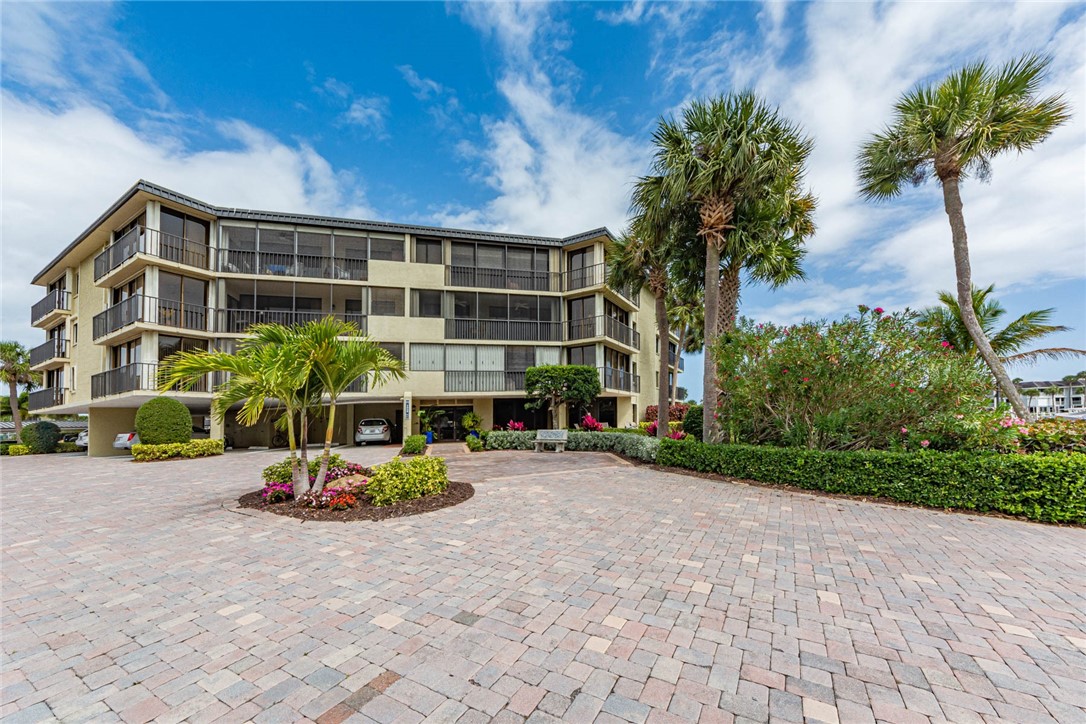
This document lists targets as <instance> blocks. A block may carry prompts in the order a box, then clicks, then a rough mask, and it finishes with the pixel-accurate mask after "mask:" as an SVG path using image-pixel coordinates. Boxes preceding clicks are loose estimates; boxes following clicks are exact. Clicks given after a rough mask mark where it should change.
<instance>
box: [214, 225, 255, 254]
mask: <svg viewBox="0 0 1086 724" xmlns="http://www.w3.org/2000/svg"><path fill="white" fill-rule="evenodd" d="M222 244H223V248H224V249H230V250H233V251H256V229H250V228H247V227H239V226H224V227H222Z"/></svg>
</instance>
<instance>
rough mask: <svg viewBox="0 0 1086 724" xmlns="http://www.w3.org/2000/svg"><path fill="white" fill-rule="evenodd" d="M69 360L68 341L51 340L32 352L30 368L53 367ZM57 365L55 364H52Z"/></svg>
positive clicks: (61, 339)
mask: <svg viewBox="0 0 1086 724" xmlns="http://www.w3.org/2000/svg"><path fill="white" fill-rule="evenodd" d="M67 359H68V340H66V339H63V338H60V337H58V338H56V339H51V340H49V341H48V342H46V343H45V344H39V345H38V346H37V347H35V348H34V349H32V350H30V368H31V369H37V368H39V367H51V366H55V364H59V363H61V362H63V361H65V360H67ZM50 363H55V364H50Z"/></svg>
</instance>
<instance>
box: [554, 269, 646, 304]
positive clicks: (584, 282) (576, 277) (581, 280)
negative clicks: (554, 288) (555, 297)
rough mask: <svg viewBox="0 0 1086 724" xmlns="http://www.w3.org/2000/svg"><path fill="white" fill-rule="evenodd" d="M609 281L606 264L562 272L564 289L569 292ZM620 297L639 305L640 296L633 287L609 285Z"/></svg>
mask: <svg viewBox="0 0 1086 724" xmlns="http://www.w3.org/2000/svg"><path fill="white" fill-rule="evenodd" d="M606 283H607V265H606V264H603V263H601V264H592V265H591V266H586V267H582V268H580V269H569V270H567V271H564V272H562V289H563V291H567V292H574V291H577V290H578V289H591V288H592V287H598V286H601V285H603V284H606ZM608 289H610V290H612V291H613V292H615V293H616V294H618V295H619V296H620V297H622V298H623V299H625V300H626V301H628V302H629V303H630V304H632V305H633V306H635V307H637V306H639V301H638V297H639V295H638V294H636V293H635V292H634V291H633V290H632V289H618V288H616V287H608Z"/></svg>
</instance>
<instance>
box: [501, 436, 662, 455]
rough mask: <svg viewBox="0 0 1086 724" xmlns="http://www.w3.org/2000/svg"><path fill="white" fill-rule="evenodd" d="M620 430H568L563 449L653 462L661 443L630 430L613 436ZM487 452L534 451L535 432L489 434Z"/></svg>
mask: <svg viewBox="0 0 1086 724" xmlns="http://www.w3.org/2000/svg"><path fill="white" fill-rule="evenodd" d="M619 432H620V431H619V430H615V429H607V430H605V431H603V432H585V431H583V430H571V431H570V432H569V439H568V441H567V442H566V450H568V451H571V452H613V453H618V454H619V455H624V456H626V457H628V458H634V459H635V460H643V461H645V462H650V463H651V462H654V461H655V460H656V451H657V450H659V449H660V441H659V440H657V439H656V438H652V437H646V436H645V435H641V434H638V433H636V432H634V431H633V430H629V431H624V432H629V433H632V434H615V433H619ZM486 446H487V449H489V450H532V449H534V448H535V433H534V432H492V433H491V434H490V437H489V438H488V439H487V441H486Z"/></svg>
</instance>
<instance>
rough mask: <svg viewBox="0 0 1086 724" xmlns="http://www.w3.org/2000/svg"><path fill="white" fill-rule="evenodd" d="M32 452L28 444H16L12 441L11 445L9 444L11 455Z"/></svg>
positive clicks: (9, 453)
mask: <svg viewBox="0 0 1086 724" xmlns="http://www.w3.org/2000/svg"><path fill="white" fill-rule="evenodd" d="M30 454H31V451H30V447H29V446H27V445H16V444H14V443H12V444H11V445H8V455H11V456H12V457H14V456H16V455H30Z"/></svg>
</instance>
